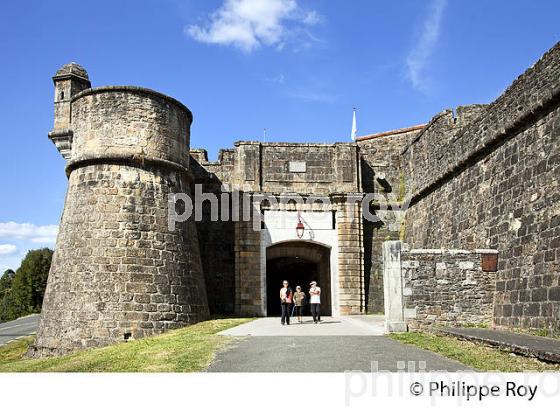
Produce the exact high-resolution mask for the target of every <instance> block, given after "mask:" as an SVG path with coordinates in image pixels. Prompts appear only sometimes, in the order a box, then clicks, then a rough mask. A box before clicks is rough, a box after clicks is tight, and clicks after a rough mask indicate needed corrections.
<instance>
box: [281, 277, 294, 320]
mask: <svg viewBox="0 0 560 410" xmlns="http://www.w3.org/2000/svg"><path fill="white" fill-rule="evenodd" d="M292 296H293V294H292V289H291V288H290V287H288V281H287V280H285V281H284V282H283V286H282V289H280V306H281V307H282V318H281V319H280V322H281V323H282V325H284V324H286V325H289V324H290V313H292V310H291V307H292Z"/></svg>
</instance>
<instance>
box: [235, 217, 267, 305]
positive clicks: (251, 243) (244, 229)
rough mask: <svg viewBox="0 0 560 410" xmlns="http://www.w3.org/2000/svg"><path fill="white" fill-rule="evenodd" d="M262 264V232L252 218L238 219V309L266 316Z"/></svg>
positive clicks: (236, 276) (236, 245)
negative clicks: (255, 227)
mask: <svg viewBox="0 0 560 410" xmlns="http://www.w3.org/2000/svg"><path fill="white" fill-rule="evenodd" d="M261 273H262V267H261V232H260V230H255V229H254V226H253V221H252V220H249V221H243V220H241V221H238V222H235V312H236V313H237V314H239V315H241V316H265V315H266V304H265V300H264V298H265V297H266V288H265V286H264V283H263V278H262V275H261Z"/></svg>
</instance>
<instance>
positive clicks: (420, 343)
mask: <svg viewBox="0 0 560 410" xmlns="http://www.w3.org/2000/svg"><path fill="white" fill-rule="evenodd" d="M389 337H391V338H392V339H394V340H398V341H399V342H402V343H405V344H410V345H414V346H417V347H419V348H421V349H425V350H429V351H432V352H435V353H439V354H441V355H442V356H445V357H449V358H450V359H454V360H457V361H458V362H461V363H463V364H465V365H467V366H470V367H472V368H474V369H477V370H482V371H499V372H522V371H547V370H551V371H560V365H558V364H550V363H545V362H541V361H540V360H537V359H532V358H529V357H524V356H517V355H514V354H512V353H508V352H504V351H501V350H498V349H495V348H491V347H488V346H484V345H482V344H478V343H472V342H467V341H463V340H458V339H456V338H454V337H449V336H436V335H432V334H428V333H422V332H411V333H392V334H390V335H389Z"/></svg>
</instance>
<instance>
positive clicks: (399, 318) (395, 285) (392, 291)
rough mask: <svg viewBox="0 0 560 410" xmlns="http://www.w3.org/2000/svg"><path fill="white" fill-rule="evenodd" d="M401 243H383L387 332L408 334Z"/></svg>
mask: <svg viewBox="0 0 560 410" xmlns="http://www.w3.org/2000/svg"><path fill="white" fill-rule="evenodd" d="M401 246H402V243H401V241H386V242H383V288H384V294H385V330H386V331H387V332H406V330H407V328H406V323H405V321H404V306H403V278H402V270H401Z"/></svg>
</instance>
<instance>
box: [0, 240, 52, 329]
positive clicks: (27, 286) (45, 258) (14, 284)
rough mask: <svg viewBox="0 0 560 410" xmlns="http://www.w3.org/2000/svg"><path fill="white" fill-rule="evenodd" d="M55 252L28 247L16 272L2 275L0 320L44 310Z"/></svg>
mask: <svg viewBox="0 0 560 410" xmlns="http://www.w3.org/2000/svg"><path fill="white" fill-rule="evenodd" d="M52 255H53V251H52V250H50V249H48V248H43V249H37V250H33V251H29V252H28V253H27V255H26V256H25V258H24V259H23V261H22V262H21V266H20V267H19V269H18V270H17V271H16V272H15V273H13V271H11V272H12V273H11V274H8V275H7V273H8V271H7V272H6V273H4V275H3V276H2V278H1V279H0V320H14V319H17V318H18V317H20V316H24V315H28V314H30V313H37V312H40V311H41V305H42V304H43V297H44V296H45V288H46V286H47V278H48V275H49V269H50V266H51V261H52ZM2 289H5V290H4V291H3V292H2Z"/></svg>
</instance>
